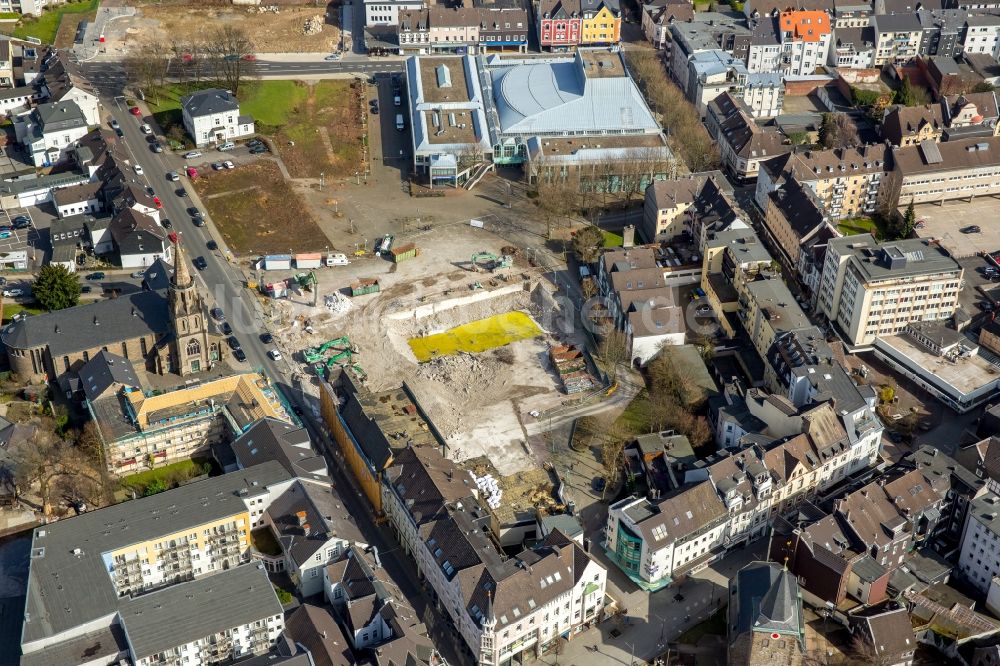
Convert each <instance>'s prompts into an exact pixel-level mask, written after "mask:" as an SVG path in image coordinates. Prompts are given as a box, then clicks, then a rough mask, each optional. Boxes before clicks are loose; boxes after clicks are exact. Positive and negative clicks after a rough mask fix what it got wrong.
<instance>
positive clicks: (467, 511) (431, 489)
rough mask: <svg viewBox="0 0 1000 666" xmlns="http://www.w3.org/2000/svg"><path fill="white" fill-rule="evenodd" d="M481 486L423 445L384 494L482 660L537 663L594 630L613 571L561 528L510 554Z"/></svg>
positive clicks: (400, 465)
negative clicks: (479, 495) (567, 640)
mask: <svg viewBox="0 0 1000 666" xmlns="http://www.w3.org/2000/svg"><path fill="white" fill-rule="evenodd" d="M474 487H475V484H474V483H473V482H472V477H471V476H468V475H466V474H465V473H463V472H461V471H460V470H458V469H457V468H455V465H454V463H452V462H451V461H450V460H447V459H445V458H443V457H442V456H441V454H440V453H438V451H437V450H435V449H431V448H429V447H418V448H407V449H404V450H403V451H401V452H400V453H399V455H398V456H397V457H396V460H395V462H394V463H393V465H392V467H390V468H389V469H388V470H387V471H386V473H385V478H384V483H383V486H382V489H383V506H384V507H385V513H386V516H387V517H388V519H389V523H390V525H392V527H393V531H394V532H395V533H396V536H397V539H398V541H399V543H400V545H401V547H402V549H403V550H404V551H405V552H406V553H407V554H408V555H410V556H411V557H413V559H414V560H415V562H416V565H417V571H418V574H419V576H420V577H421V579H423V580H425V581H426V584H427V585H428V586H429V587H430V588H431V589H432V590H433V591H434V595H435V597H436V599H437V604H438V607H439V608H440V609H441V610H442V611H443V612H444V613H446V614H447V615H448V617H450V618H451V621H452V622H453V623H454V625H455V628H456V630H457V632H458V634H459V635H460V636H461V637H462V639H463V640H464V642H465V644H466V645H467V646H468V648H469V649H470V650H471V651H472V653H473V654H474V655H477V656H476V660H477V663H480V664H484V665H489V666H497V665H499V664H501V663H509V662H510V660H520V659H523V658H525V657H528V656H529V655H532V654H533V655H536V656H537V655H538V654H541V652H542V651H543V650H545V649H547V648H548V647H550V646H551V645H552V644H553V643H554V642H555V641H558V640H560V637H561V636H565V635H572V634H575V633H577V632H578V631H581V630H582V629H583V628H586V627H589V626H592V625H594V624H595V623H596V622H597V621H598V620H599V619H600V618H601V616H602V611H603V608H604V601H605V592H604V590H605V584H606V573H607V572H606V571H605V570H604V568H603V567H602V566H601V565H600V564H598V563H597V562H596V561H595V560H594V559H592V558H591V556H590V555H589V554H588V553H586V552H585V551H584V550H583V548H581V547H580V545H579V544H577V543H576V542H575V541H573V540H572V539H570V538H568V537H566V536H565V535H563V534H562V533H561V532H559V531H554V532H552V533H550V534H549V535H548V536H547V537H545V539H544V540H543V541H541V542H540V543H539V544H538V545H537V546H536V547H535V548H534V549H530V550H524V551H521V552H520V553H518V554H517V555H515V556H513V557H510V558H505V557H503V556H502V555H501V551H500V549H499V546H498V545H497V542H496V535H495V534H494V533H493V531H492V530H491V528H490V517H489V514H488V513H487V512H486V511H485V510H484V509H483V508H482V507H481V506H480V505H479V502H478V500H477V499H476V498H475V497H474V496H473V494H472V491H473V489H474ZM455 498H460V499H455Z"/></svg>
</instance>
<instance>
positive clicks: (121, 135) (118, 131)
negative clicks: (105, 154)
mask: <svg viewBox="0 0 1000 666" xmlns="http://www.w3.org/2000/svg"><path fill="white" fill-rule="evenodd" d="M115 134H117V135H118V138H119V139H124V138H125V132H123V131H122V128H121V127H116V128H115Z"/></svg>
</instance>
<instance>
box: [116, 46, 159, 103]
mask: <svg viewBox="0 0 1000 666" xmlns="http://www.w3.org/2000/svg"><path fill="white" fill-rule="evenodd" d="M122 67H123V68H124V69H125V76H126V77H128V82H129V83H130V84H132V86H133V87H134V88H136V89H137V90H139V91H141V93H142V95H147V94H151V93H152V92H153V91H154V89H155V88H156V83H157V81H159V80H160V72H159V68H160V63H159V61H158V60H157V58H156V57H155V56H154V55H153V54H152V53H150V52H148V51H146V50H145V49H142V50H138V51H135V52H132V53H129V55H128V56H127V57H126V58H125V60H124V61H123V62H122Z"/></svg>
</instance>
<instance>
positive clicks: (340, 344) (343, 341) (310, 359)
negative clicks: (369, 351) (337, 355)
mask: <svg viewBox="0 0 1000 666" xmlns="http://www.w3.org/2000/svg"><path fill="white" fill-rule="evenodd" d="M334 347H336V348H338V349H343V348H346V349H350V347H351V341H350V339H349V338H348V337H347V336H346V335H344V336H341V337H339V338H334V339H333V340H327V341H326V342H324V343H323V344H321V345H320V346H318V347H311V348H309V349H306V350H305V351H303V352H302V356H303V358H305V360H306V363H316V362H318V361H322V360H323V355H324V354H325V353H326V351H327V350H328V349H331V348H334Z"/></svg>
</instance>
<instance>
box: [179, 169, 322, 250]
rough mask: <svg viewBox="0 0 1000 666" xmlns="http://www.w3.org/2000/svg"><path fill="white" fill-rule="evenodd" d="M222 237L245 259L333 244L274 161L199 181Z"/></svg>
mask: <svg viewBox="0 0 1000 666" xmlns="http://www.w3.org/2000/svg"><path fill="white" fill-rule="evenodd" d="M194 187H195V190H197V192H198V196H200V197H201V200H202V202H203V203H204V204H205V207H206V208H207V209H208V212H209V214H210V215H211V216H212V220H213V221H214V222H215V226H216V227H217V228H218V229H219V233H221V234H222V236H223V238H225V239H226V244H227V245H228V246H229V247H230V249H232V251H233V252H234V253H236V254H238V255H242V256H248V255H250V256H253V255H256V256H259V255H263V254H277V253H282V254H283V253H287V252H288V251H289V250H291V251H292V252H307V251H318V250H322V249H323V248H324V247H327V246H329V245H330V240H329V239H328V238H327V237H326V235H325V234H324V233H323V232H322V231H321V230H320V228H319V227H318V226H316V222H315V220H313V218H312V215H311V214H310V213H309V211H308V209H307V208H306V207H305V205H304V204H303V203H302V200H301V199H300V198H299V196H298V194H296V192H295V190H293V189H292V187H291V185H289V184H288V183H286V182H285V181H284V179H282V177H281V172H280V171H278V166H277V165H276V164H275V163H274V162H273V161H272V160H261V161H259V162H257V163H255V164H250V165H247V166H241V167H240V168H239V169H233V170H232V171H228V170H227V171H208V172H206V173H205V175H204V176H202V177H201V178H198V179H197V180H196V181H194Z"/></svg>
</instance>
